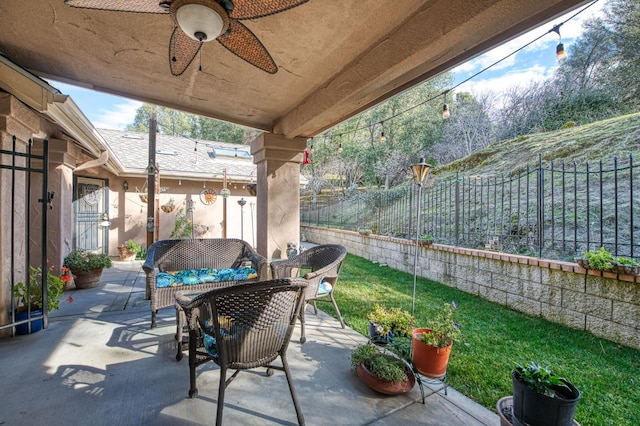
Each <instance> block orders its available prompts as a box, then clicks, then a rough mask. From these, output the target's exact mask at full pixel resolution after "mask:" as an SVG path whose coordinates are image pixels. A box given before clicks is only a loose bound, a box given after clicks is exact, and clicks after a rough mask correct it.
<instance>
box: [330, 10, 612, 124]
mask: <svg viewBox="0 0 640 426" xmlns="http://www.w3.org/2000/svg"><path fill="white" fill-rule="evenodd" d="M598 1H599V0H594V1H593V2H591V3H589V4H588V5H586V6H585V7H583V8H582V9H580V10H578V11H577V12H576V13H574V14H573V15H571V16H570V17H568V18H567V19H565V20H564V21H562V22H560V23H559V24H557V25H554V26H553V28H551V29H550V30H549V31H547V32H546V33H543V34H541V35H539V36H538V37H536V38H534V39H533V40H531V41H530V42H528V43H526V44H525V45H523V46H521V47H519V48H518V49H516V50H514V51H513V52H511V53H509V54H508V55H506V56H505V57H503V58H501V59H498V60H497V61H495V62H493V63H492V64H490V65H487V66H486V67H484V68H483V69H481V70H480V71H478V72H477V73H475V74H473V75H471V76H470V77H467V78H466V79H464V80H462V81H461V82H460V83H458V84H456V85H454V86H452V87H450V88H448V89H446V90H444V91H442V92H440V93H438V94H437V95H434V96H432V97H430V98H428V99H425V100H424V101H422V102H420V103H418V104H416V105H413V106H411V107H409V108H407V109H404V110H402V111H399V112H397V113H395V114H393V115H391V116H389V117H387V118H385V119H383V120H381V121H380V122H382V123H383V122H385V121H389V120H393V119H395V118H398V117H399V116H401V115H404V114H406V113H408V112H409V111H413V110H414V109H416V108H418V107H420V106H423V105H425V104H427V103H429V102H432V101H434V100H436V99H438V98H440V97H441V96H445V95H446V94H447V93H448V92H451V91H453V90H454V89H457V88H458V87H460V86H462V85H463V84H465V83H467V82H469V81H470V80H472V79H474V78H476V77H477V76H479V75H480V74H482V73H484V72H486V71H488V70H489V69H491V68H493V67H495V66H496V65H498V64H499V63H501V62H502V61H504V60H506V59H508V58H510V57H512V56H513V55H515V54H516V53H518V52H520V51H521V50H523V49H525V48H527V47H529V46H531V45H532V44H533V43H535V42H536V41H538V40H540V39H541V38H543V37H545V36H546V35H547V34H549V33H558V32H559V31H560V27H561V26H562V25H564V24H565V23H567V22H569V21H570V20H572V19H573V18H575V17H576V16H578V15H580V14H581V13H582V12H584V11H585V10H587V9H588V8H590V7H591V6H593V5H594V4H596V3H597V2H598ZM371 126H372V124H367V125H366V126H362V127H357V128H355V129H353V130H349V131H346V132H343V133H347V134H349V133H355V132H358V131H360V130H365V129H368V128H371Z"/></svg>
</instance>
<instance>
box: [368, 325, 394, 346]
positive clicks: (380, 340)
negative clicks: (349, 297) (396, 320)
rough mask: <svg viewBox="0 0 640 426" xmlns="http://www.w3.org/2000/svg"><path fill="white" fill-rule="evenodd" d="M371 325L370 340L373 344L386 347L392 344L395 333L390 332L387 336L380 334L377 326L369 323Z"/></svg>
mask: <svg viewBox="0 0 640 426" xmlns="http://www.w3.org/2000/svg"><path fill="white" fill-rule="evenodd" d="M368 323H369V340H371V343H375V344H376V345H386V344H389V343H390V342H391V339H392V338H393V333H391V332H389V333H387V334H380V333H378V331H377V330H376V324H374V323H372V322H371V321H368Z"/></svg>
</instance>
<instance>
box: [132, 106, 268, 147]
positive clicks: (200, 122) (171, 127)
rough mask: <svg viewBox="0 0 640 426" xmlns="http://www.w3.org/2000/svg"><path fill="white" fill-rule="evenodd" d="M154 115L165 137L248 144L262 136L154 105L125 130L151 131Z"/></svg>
mask: <svg viewBox="0 0 640 426" xmlns="http://www.w3.org/2000/svg"><path fill="white" fill-rule="evenodd" d="M152 113H155V114H156V115H157V122H158V132H160V133H162V134H165V135H173V136H176V135H178V136H184V137H187V138H193V139H204V140H209V141H220V142H230V143H238V144H240V143H242V144H248V143H250V142H251V141H252V140H253V139H255V138H256V137H257V136H258V134H259V133H260V132H259V131H257V130H255V129H249V128H245V127H242V126H237V125H235V124H231V123H226V122H224V121H219V120H214V119H213V118H207V117H202V116H199V115H195V114H188V113H185V112H181V111H177V110H173V109H169V108H165V107H159V106H156V105H151V104H143V105H142V106H141V107H140V108H138V110H137V111H136V116H135V118H134V120H133V123H132V124H130V125H128V126H127V127H126V128H125V129H126V130H129V131H135V132H145V133H146V132H149V121H150V119H151V114H152Z"/></svg>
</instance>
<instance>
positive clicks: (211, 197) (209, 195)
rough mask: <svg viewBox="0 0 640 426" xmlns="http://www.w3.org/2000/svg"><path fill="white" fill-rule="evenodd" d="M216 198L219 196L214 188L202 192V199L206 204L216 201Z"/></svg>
mask: <svg viewBox="0 0 640 426" xmlns="http://www.w3.org/2000/svg"><path fill="white" fill-rule="evenodd" d="M216 198H218V194H216V191H214V190H213V189H204V190H203V191H202V192H201V193H200V201H201V202H202V204H204V205H207V206H208V205H210V204H213V203H215V202H216Z"/></svg>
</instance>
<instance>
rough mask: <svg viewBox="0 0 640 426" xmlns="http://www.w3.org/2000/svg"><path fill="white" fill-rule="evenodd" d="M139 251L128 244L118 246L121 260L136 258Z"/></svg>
mask: <svg viewBox="0 0 640 426" xmlns="http://www.w3.org/2000/svg"><path fill="white" fill-rule="evenodd" d="M136 254H137V252H136V251H135V250H131V249H129V248H128V247H127V246H118V255H119V260H121V261H123V262H126V261H130V260H135V258H136Z"/></svg>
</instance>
